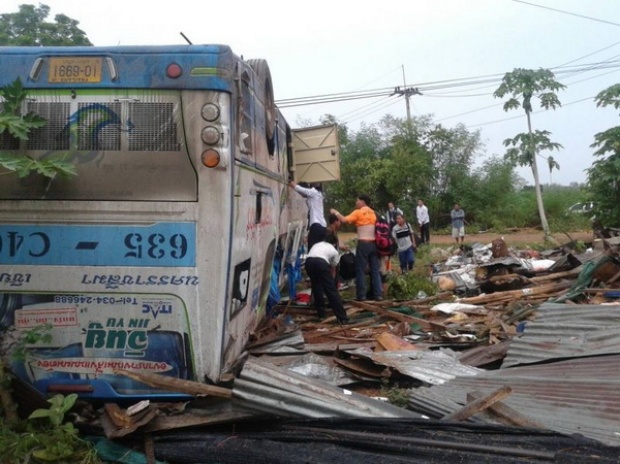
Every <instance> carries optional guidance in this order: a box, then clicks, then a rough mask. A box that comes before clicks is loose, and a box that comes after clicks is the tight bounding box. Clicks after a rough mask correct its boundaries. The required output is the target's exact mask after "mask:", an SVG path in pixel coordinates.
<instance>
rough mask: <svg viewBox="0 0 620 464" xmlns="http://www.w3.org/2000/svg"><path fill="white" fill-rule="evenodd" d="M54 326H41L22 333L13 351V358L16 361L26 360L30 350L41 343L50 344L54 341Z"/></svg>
mask: <svg viewBox="0 0 620 464" xmlns="http://www.w3.org/2000/svg"><path fill="white" fill-rule="evenodd" d="M53 328H54V327H53V326H52V324H41V325H38V326H36V327H33V328H32V329H29V330H26V331H24V332H22V335H21V337H20V339H19V341H18V342H17V344H16V346H15V348H14V349H13V352H12V356H13V359H15V360H20V361H23V360H25V359H26V357H27V354H28V349H29V347H30V346H32V345H36V344H37V343H39V342H42V343H50V342H51V341H52V329H53Z"/></svg>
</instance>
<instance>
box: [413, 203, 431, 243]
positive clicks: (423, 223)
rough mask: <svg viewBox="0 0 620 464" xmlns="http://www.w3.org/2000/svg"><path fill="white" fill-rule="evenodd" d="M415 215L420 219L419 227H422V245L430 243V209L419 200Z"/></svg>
mask: <svg viewBox="0 0 620 464" xmlns="http://www.w3.org/2000/svg"><path fill="white" fill-rule="evenodd" d="M415 215H416V217H417V218H418V225H419V226H420V243H430V241H431V230H430V228H431V218H430V217H429V215H428V208H427V207H426V205H425V204H424V202H423V201H422V200H418V206H416V209H415Z"/></svg>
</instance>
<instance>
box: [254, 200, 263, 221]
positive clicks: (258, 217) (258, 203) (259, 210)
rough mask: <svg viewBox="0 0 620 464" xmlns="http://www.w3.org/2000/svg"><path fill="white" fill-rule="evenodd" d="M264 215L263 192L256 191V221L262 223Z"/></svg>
mask: <svg viewBox="0 0 620 464" xmlns="http://www.w3.org/2000/svg"><path fill="white" fill-rule="evenodd" d="M262 215H263V193H262V192H256V216H255V217H254V222H255V223H256V224H260V221H261V219H262Z"/></svg>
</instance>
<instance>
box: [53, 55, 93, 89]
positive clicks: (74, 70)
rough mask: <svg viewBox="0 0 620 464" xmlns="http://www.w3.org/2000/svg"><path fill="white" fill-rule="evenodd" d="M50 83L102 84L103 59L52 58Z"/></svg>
mask: <svg viewBox="0 0 620 464" xmlns="http://www.w3.org/2000/svg"><path fill="white" fill-rule="evenodd" d="M47 80H48V82H50V83H97V82H101V58H50V70H49V75H48V78H47Z"/></svg>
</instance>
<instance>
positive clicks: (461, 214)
mask: <svg viewBox="0 0 620 464" xmlns="http://www.w3.org/2000/svg"><path fill="white" fill-rule="evenodd" d="M450 218H451V219H452V237H453V238H454V241H455V242H456V244H457V245H459V241H460V245H461V247H462V246H463V241H464V240H465V211H463V210H462V209H461V205H459V204H458V203H455V204H454V209H452V211H450Z"/></svg>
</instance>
